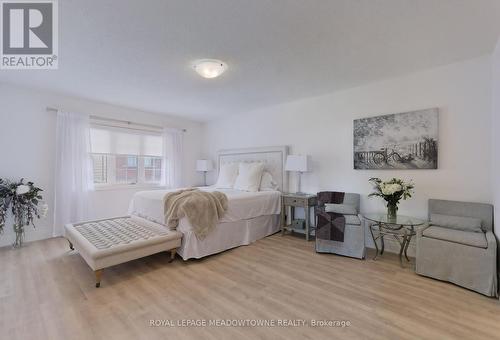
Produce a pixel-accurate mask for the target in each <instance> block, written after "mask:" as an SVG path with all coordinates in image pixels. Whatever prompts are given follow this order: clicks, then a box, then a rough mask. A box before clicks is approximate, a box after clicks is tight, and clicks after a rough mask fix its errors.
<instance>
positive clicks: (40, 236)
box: [0, 229, 52, 248]
mask: <svg viewBox="0 0 500 340" xmlns="http://www.w3.org/2000/svg"><path fill="white" fill-rule="evenodd" d="M51 237H52V233H51V231H50V230H38V229H35V230H33V229H31V230H27V231H25V233H24V242H33V241H39V240H45V239H48V238H51ZM15 240H16V234H15V233H14V232H13V231H11V230H10V231H8V232H7V231H4V233H3V234H1V235H0V248H2V247H10V246H12V244H13V243H14V241H15Z"/></svg>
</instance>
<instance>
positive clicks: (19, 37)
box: [0, 0, 58, 70]
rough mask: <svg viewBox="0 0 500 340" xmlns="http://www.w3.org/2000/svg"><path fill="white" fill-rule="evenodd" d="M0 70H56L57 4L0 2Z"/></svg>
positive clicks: (41, 0) (43, 0)
mask: <svg viewBox="0 0 500 340" xmlns="http://www.w3.org/2000/svg"><path fill="white" fill-rule="evenodd" d="M0 18H1V21H2V24H1V30H2V31H1V34H0V38H1V54H0V58H1V59H0V60H1V63H0V69H16V70H19V69H28V70H33V69H57V67H58V56H57V54H58V34H57V33H58V25H57V23H58V22H57V19H58V18H57V0H32V1H29V2H27V1H15V0H0Z"/></svg>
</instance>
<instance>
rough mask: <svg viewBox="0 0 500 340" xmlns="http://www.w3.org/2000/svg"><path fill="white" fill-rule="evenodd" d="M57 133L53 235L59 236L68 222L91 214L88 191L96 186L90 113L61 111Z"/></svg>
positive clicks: (82, 218)
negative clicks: (91, 152)
mask: <svg viewBox="0 0 500 340" xmlns="http://www.w3.org/2000/svg"><path fill="white" fill-rule="evenodd" d="M56 135H57V137H56V186H55V203H54V228H53V236H60V235H63V233H64V225H65V224H67V223H71V222H79V221H84V220H86V219H88V217H89V215H88V214H89V205H88V204H89V191H91V190H93V187H94V180H93V172H92V160H91V158H90V154H89V151H90V118H89V115H86V114H80V113H73V112H63V111H58V112H57V130H56Z"/></svg>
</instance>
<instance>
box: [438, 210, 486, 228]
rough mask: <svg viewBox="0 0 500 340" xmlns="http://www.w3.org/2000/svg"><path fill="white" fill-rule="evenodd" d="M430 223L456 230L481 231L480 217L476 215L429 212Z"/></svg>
mask: <svg viewBox="0 0 500 340" xmlns="http://www.w3.org/2000/svg"><path fill="white" fill-rule="evenodd" d="M431 224H433V225H436V226H440V227H445V228H451V229H456V230H463V231H471V232H483V230H482V229H481V219H480V218H477V217H463V216H451V215H442V214H431Z"/></svg>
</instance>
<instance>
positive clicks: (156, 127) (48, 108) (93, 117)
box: [47, 106, 187, 132]
mask: <svg viewBox="0 0 500 340" xmlns="http://www.w3.org/2000/svg"><path fill="white" fill-rule="evenodd" d="M47 111H55V112H57V111H59V109H56V108H55V107H50V106H47ZM90 118H91V119H96V120H103V121H107V122H114V123H123V124H127V125H137V126H144V127H148V128H153V129H163V127H162V126H159V125H149V124H142V123H135V122H131V121H128V120H121V119H114V118H106V117H99V116H95V115H90ZM181 131H182V132H186V131H187V130H186V129H181Z"/></svg>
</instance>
